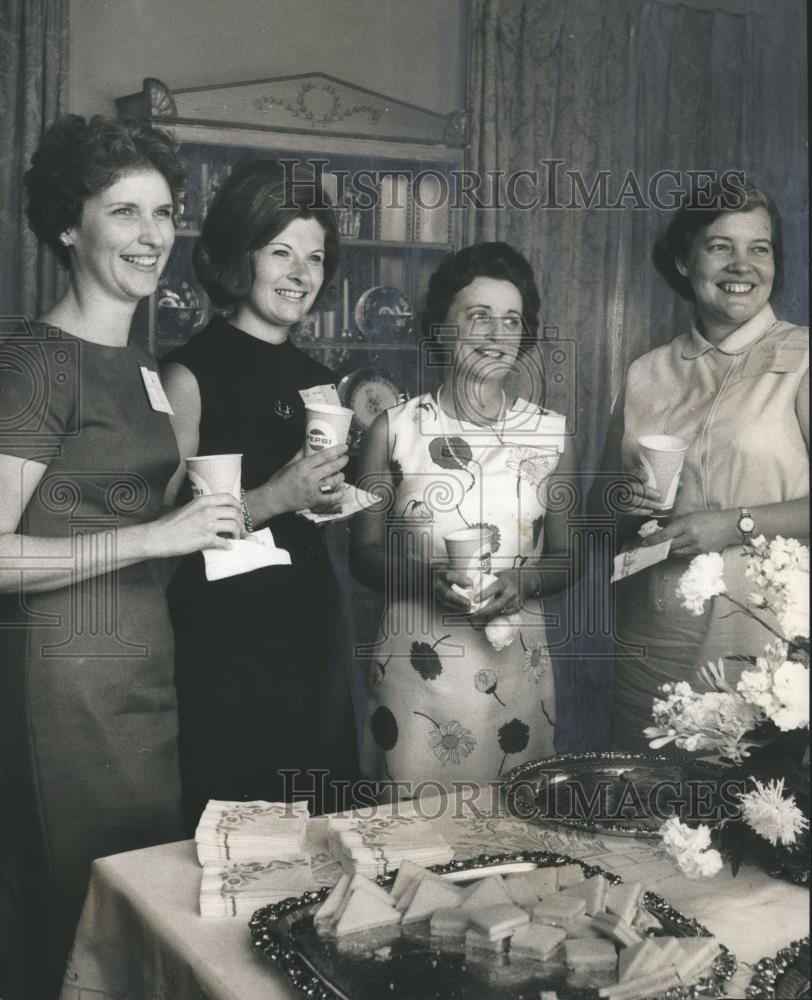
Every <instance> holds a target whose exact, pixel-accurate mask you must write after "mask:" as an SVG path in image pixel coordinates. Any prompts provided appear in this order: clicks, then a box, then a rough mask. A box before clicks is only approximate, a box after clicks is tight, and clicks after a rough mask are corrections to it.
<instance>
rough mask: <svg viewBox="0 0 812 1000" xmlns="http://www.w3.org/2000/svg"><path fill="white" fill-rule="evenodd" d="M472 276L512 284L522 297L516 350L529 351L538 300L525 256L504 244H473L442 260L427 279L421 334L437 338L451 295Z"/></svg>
mask: <svg viewBox="0 0 812 1000" xmlns="http://www.w3.org/2000/svg"><path fill="white" fill-rule="evenodd" d="M475 278H494V279H496V280H497V281H509V282H510V283H511V284H513V285H515V286H516V288H517V289H518V291H519V294H520V295H521V297H522V339H521V342H520V344H519V353H520V354H523V353H524V352H525V351H527V350H529V349H530V348H531V347H532V346H533V344H535V343H536V336H537V333H538V325H539V306H540V305H541V302H540V299H539V293H538V288H537V287H536V279H535V278H534V276H533V269H532V268H531V267H530V264H529V262H528V260H527V258H526V257H524V256H523V255H522V254H521V253H519V251H518V250H514V249H513V247H511V246H509V245H508V244H507V243H474V244H473V245H472V246H469V247H465V248H464V249H462V250H460V251H458V252H457V253H455V254H451V255H449V256H448V257H446V258H445V259H444V260H443V262H442V263H441V264H440V266H439V267H438V268H437V270H436V271H435V272H434V274H433V275H432V276H431V278H430V280H429V289H428V292H427V293H426V301H425V304H424V306H423V315H422V328H423V336H424V337H429V338H431V339H433V340H436V339H437V336H438V333H439V331H440V330H441V329H442V327H443V326H445V325H446V320H447V317H448V311H449V309H450V308H451V303H452V302H453V301H454V296H455V295H457V293H458V292H461V291H462V290H463V288H467V287H468V285H470V284H471V282H472V281H474V279H475Z"/></svg>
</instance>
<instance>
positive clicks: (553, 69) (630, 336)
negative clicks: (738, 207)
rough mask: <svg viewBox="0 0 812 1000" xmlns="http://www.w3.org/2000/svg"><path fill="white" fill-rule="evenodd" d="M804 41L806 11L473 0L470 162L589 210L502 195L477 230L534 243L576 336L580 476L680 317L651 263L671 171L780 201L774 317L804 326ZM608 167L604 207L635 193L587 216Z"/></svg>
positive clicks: (563, 332) (626, 0) (543, 274)
mask: <svg viewBox="0 0 812 1000" xmlns="http://www.w3.org/2000/svg"><path fill="white" fill-rule="evenodd" d="M805 45H806V24H805V6H804V4H803V2H802V0H781V2H780V3H775V2H774V0H758V2H756V0H735V2H731V0H727V2H725V0H716V2H715V3H714V2H712V0H684V2H680V3H676V2H672V0H474V2H473V13H472V38H471V53H470V70H469V106H470V107H471V109H472V129H471V147H470V164H469V165H470V167H471V169H472V170H473V171H475V172H476V173H477V174H478V175H479V176H480V177H483V178H487V177H488V176H489V175H488V173H487V172H488V171H501V172H503V175H504V177H505V181H504V187H505V189H507V188H508V187H509V184H508V178H509V177H510V175H511V174H514V175H515V174H516V173H517V172H518V171H522V170H528V171H536V172H537V175H538V181H536V179H535V177H521V178H517V179H515V180H514V184H513V187H514V189H515V192H514V193H515V195H516V196H517V197H518V200H519V201H521V202H523V203H525V204H527V203H529V202H531V199H532V197H533V195H534V194H535V195H539V196H540V198H541V199H543V200H546V201H547V202H548V203H551V204H560V205H563V206H567V205H569V204H571V203H572V204H574V205H575V207H572V208H570V207H561V208H557V207H547V208H545V207H542V206H539V207H535V208H526V209H525V208H518V207H513V208H511V207H510V206H509V205H508V204H507V202H508V198H509V195H510V191H509V190H505V191H503V198H502V201H503V203H504V207H502V208H499V207H495V208H494V207H490V206H489V205H488V203H487V200H486V198H484V197H482V198H480V200H481V201H483V202H485V207H483V208H481V209H474V210H472V211H470V212H469V213H468V220H467V236H468V238H469V241H474V240H482V239H503V240H506V241H507V242H508V243H511V244H513V245H515V246H516V247H518V248H519V249H521V250H522V251H523V252H524V253H525V254H526V255H527V256H528V257H529V259H530V261H531V263H532V264H533V266H534V269H535V272H536V275H537V279H538V282H539V286H540V290H541V298H542V319H543V322H544V323H546V324H550V325H555V326H557V327H558V328H559V336H560V337H562V338H571V339H572V340H574V341H575V348H576V350H577V383H576V386H575V388H574V389H573V387H563V388H562V389H560V390H558V391H559V392H564V391H577V413H578V420H579V426H578V436H577V439H576V447H577V450H578V454H579V458H580V459H581V462H582V467H583V468H587V469H588V468H595V467H596V463H597V461H598V460H599V458H600V454H601V450H602V447H603V437H604V432H605V427H606V420H607V416H608V413H609V409H610V405H611V403H612V401H613V399H615V398H616V396H617V393H618V390H619V388H620V385H621V381H622V378H623V373H624V370H625V368H626V367H627V365H628V364H629V362H630V361H631V360H633V359H634V358H635V357H637V356H638V355H640V354H642V353H643V352H645V351H647V350H649V349H650V348H652V347H655V346H657V345H658V344H660V343H663V342H664V341H665V340H668V339H670V338H671V336H673V333H674V325H675V321H679V320H680V319H681V318H682V317H681V315H680V312H679V310H681V309H682V308H683V307H681V306H680V305H678V303H677V301H676V298H675V296H674V294H673V293H672V292H671V291H670V290H669V289H668V288H667V286H666V285H665V283H664V282H663V281H662V279H661V278H660V277H659V276H658V275H657V274H656V272H655V271H654V269H653V267H652V265H651V263H650V255H651V250H652V246H653V244H654V241H655V239H656V236H657V235H658V234H659V233H660V231H661V230H662V229H663V228H664V225H665V224H666V223H667V219H668V215H669V213H668V211H666V210H663V209H658V208H657V205H656V202H657V201H658V200H659V201H660V202H661V203H667V198H668V196H669V193H671V192H673V191H674V189H675V188H677V187H678V186H680V185H678V183H677V181H676V180H675V179H673V178H671V177H669V176H667V175H660V182H659V185H656V178H657V176H658V172H660V171H665V170H670V171H679V172H680V174H681V177H682V186H684V185H685V184H686V183H687V180H688V178H687V172H688V171H717V172H722V171H725V170H738V171H742V172H744V173H745V174H746V175H747V176H748V177H749V178H752V179H753V180H754V181H755V182H756V183H758V184H759V185H760V186H762V187H764V188H765V189H766V190H767V191H769V192H770V193H771V194H772V195H773V196H774V197H775V198H776V200H777V202H778V205H779V208H780V210H781V212H782V215H783V217H784V220H785V233H784V236H785V243H786V245H787V251H788V252H787V263H788V267H787V272H788V273H787V281H786V287H785V291H784V293H783V294H782V296H781V297H780V298H778V299H777V300H776V303H774V307H775V309H776V313H777V314H778V315H779V316H782V317H783V318H787V319H791V320H794V321H796V322H803V323H805V322H807V316H806V310H807V298H808V251H807V221H808V205H807V148H806V140H807V133H806V129H807V125H806V122H807V104H806V100H807V98H806V86H807V84H806V80H807V75H806V48H805ZM545 161H546V164H545ZM552 161H560V162H559V163H558V165H557V166H553V164H552ZM554 170H555V172H556V178H557V190H556V191H555V192H551V190H550V187H551V182H550V177H551V175H552V174H553V171H554ZM568 171H569V172H572V173H573V174H575V173H577V174H578V175H579V176H580V178H581V179H582V183H583V185H584V187H583V189H582V192H581V193H579V191H578V188H577V186H576V184H577V182H575V181H573V180H571V178H570V176H569V174H568V173H567V172H568ZM601 171H603V172H606V173H607V174H608V176H606V179H605V181H604V182H603V183H604V186H605V190H606V193H607V197H606V198H605V199H603V200H604V202H605V204H606V205H608V206H612V205H614V204H617V203H618V201H619V200H620V199H621V196H622V195H623V194H624V192H626V197H625V198H623V199H622V200H621V202H620V205H619V206H618V207H604V206H602V205H599V204H597V199H598V198H599V197H600V191H599V189H597V188H596V189H595V191H596V193H595V195H594V197H593V199H592V200H593V204H592V207H589V208H587V207H579V206H580V205H585V204H588V203H589V195H590V188H592V187H593V185H594V184H595V182H596V179H599V175H600V172H601ZM490 176H494V175H493V174H491V175H490ZM624 184H625V187H624ZM655 185H656V186H657V188H658V190H659V198H658V196H657V194H655V193H654V192H652V191H650V190H649V188H650V187H652V186H655ZM638 191H640V192H642V195H643V198H642V202H643V203H642V204H641V198H640V197H639V196H638ZM584 192H585V193H584ZM573 193H574V197H573ZM513 200H514V201H515V200H516V198H515V197H514V199H513ZM675 313H676V315H675ZM550 388H551V391H556V390H555V387H553V386H551V387H550ZM551 405H553V407H554V408H555V401H554V400H551ZM562 408H565V409H566V401H562ZM571 409H572V408H571ZM572 411H574V410H572Z"/></svg>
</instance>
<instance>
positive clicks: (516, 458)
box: [362, 394, 565, 785]
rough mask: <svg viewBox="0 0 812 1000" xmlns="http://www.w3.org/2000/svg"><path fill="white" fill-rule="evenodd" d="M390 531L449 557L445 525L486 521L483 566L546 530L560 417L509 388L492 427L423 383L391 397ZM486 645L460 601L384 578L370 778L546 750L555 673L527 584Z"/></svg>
mask: <svg viewBox="0 0 812 1000" xmlns="http://www.w3.org/2000/svg"><path fill="white" fill-rule="evenodd" d="M388 412H389V448H390V459H389V467H390V472H391V476H392V480H391V481H392V486H393V505H392V509H391V510H390V517H389V529H388V530H389V537H388V545H389V546H393V547H395V548H401V549H402V548H403V547H404V546H406V547H408V546H413V547H414V551H415V552H418V553H421V554H422V556H421V558H423V559H425V558H427V557H429V556H430V557H431V558H433V559H436V560H446V558H447V555H446V548H445V542H444V536H445V535H446V534H447V533H448V532H450V531H454V530H456V529H458V528H465V527H474V526H484V527H487V528H489V529H490V532H491V539H492V558H491V562H492V572H494V573H498V572H499V571H500V570H504V569H511V568H514V567H517V566H519V565H520V564H521V563H522V561H524V560H526V559H528V558H531V557H533V556H534V555H535V554H537V553H538V551H539V550H540V547H541V545H542V544H543V535H544V532H543V523H544V513H545V509H546V488H545V484H546V483H547V480H548V479H549V477H550V476H551V475H552V473H553V472H554V471H555V469H556V466H557V464H558V460H559V456H560V454H561V451H562V449H563V446H564V434H565V422H564V418H563V417H561V416H560V415H558V414H556V413H552V412H549V411H543V410H541V409H540V408H539V407H538V406H535V405H533V404H531V403H528V402H527V401H526V400H523V399H517V400H516V402H515V403H514V404H513V406H512V408H511V409H510V410H509V411H508V412H507V414H506V415H505V417H504V418H503V419H502V420H500V421H499V423H498V424H497V425H496V426H494V427H480V426H478V425H476V424H470V423H467V422H465V421H459V420H453V419H451V418H450V417H448V416H447V415H446V414H444V413H443V412H442V411H440V410H439V409H438V406H437V401H436V398H435V397H434V396H432V395H429V394H425V395H423V396H420V397H418V398H416V399H413V400H410V401H409V402H407V403H404V404H401V405H399V406H397V407H394V408H393V409H391V410H389V411H388ZM520 618H521V627H520V629H519V634H518V636H517V638H516V639H515V640H514V642H513V643H512V644H511V645H510V646H508V647H506V648H504V649H502V650H500V651H498V652H497V651H496V650H495V649H494V648H493V646H492V645H491V644H490V642H489V641H488V640H487V638H486V636H485V632H484V629H475V628H473V627H472V625H471V624H470V621H469V620H468V618H467V616H466V615H464V614H456V613H452V614H448V613H445V612H441V613H439V614H438V613H435V611H434V609H433V608H432V607H431V601H430V599H429V596H428V595H427V596H426V598H425V599H424V600H423V601H421V602H416V601H414V600H404V599H402V598H401V597H400V596H399V595H398V594H397V593H396V592H390V594H389V595H388V599H387V605H386V607H385V610H384V614H383V617H382V621H381V626H380V631H379V635H378V643H377V647H376V650H375V653H374V655H373V657H372V660H373V670H372V671H371V675H372V683H371V687H372V691H371V695H370V700H369V703H368V707H367V718H366V723H365V726H364V745H363V749H362V768H363V770H364V772H365V773H366V774H368V775H369V776H370V777H373V778H377V779H380V780H386V779H391V780H395V781H404V782H412V783H413V784H417V783H418V782H420V781H424V780H433V781H438V782H440V783H442V784H445V785H447V784H449V783H450V782H452V781H461V780H465V781H477V782H486V781H489V780H494V779H497V778H498V777H499V776H500V775H501V774H503V773H505V772H506V771H507V770H509V769H510V768H511V767H513V766H515V765H516V764H519V763H521V762H522V761H525V760H530V759H533V758H536V757H542V756H544V755H545V754H550V753H552V752H553V749H554V748H553V727H554V718H555V709H554V701H555V698H554V690H553V676H552V667H551V662H550V656H549V652H548V649H547V637H546V630H545V627H544V617H543V609H542V607H541V603H540V601H539V600H538V599H537V598H531V599H530V600H529V601H528V602H527V604H526V607H525V608H524V609H522V611H521V616H520Z"/></svg>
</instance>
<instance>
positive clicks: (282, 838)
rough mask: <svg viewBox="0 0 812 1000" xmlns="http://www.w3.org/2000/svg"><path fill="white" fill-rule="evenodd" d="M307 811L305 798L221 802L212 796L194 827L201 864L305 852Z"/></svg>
mask: <svg viewBox="0 0 812 1000" xmlns="http://www.w3.org/2000/svg"><path fill="white" fill-rule="evenodd" d="M308 817H309V813H308V811H307V804H306V803H304V802H294V803H286V802H220V801H217V800H216V799H211V800H210V801H209V803H208V804H207V806H206V808H205V810H204V811H203V815H202V816H201V817H200V822H199V823H198V826H197V830H195V844H196V846H197V857H198V860H199V861H200V863H201V864H202V865H205V864H207V863H212V862H215V863H216V862H219V863H225V862H228V861H273V860H276V859H278V858H287V857H290V856H291V855H298V854H302V853H304V845H305V838H306V836H307V821H308Z"/></svg>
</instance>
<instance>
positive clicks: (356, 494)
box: [297, 486, 379, 524]
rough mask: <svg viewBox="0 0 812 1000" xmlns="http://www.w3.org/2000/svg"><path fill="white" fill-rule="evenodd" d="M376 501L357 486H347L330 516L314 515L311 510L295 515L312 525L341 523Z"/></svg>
mask: <svg viewBox="0 0 812 1000" xmlns="http://www.w3.org/2000/svg"><path fill="white" fill-rule="evenodd" d="M325 497H329V494H325ZM378 499H379V498H378V497H376V496H374V495H373V494H372V493H367V491H366V490H360V489H358V487H357V486H348V487H347V489H346V490H345V492H344V499H343V501H342V503H341V506H340V507H339V509H338V510H336V511H334V512H333V513H332V514H314V513H313V511H312V510H308V509H305V510H300V511H297V513H299V514H301V515H302V517H306V518H307V519H308V521H312V522H313V523H314V524H324V523H325V522H327V521H343V520H344V518H345V517H352V515H353V514H357V513H358V511H359V510H363V509H364V508H365V507H371V506H372V505H373V504H374V503H377V502H378Z"/></svg>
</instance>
